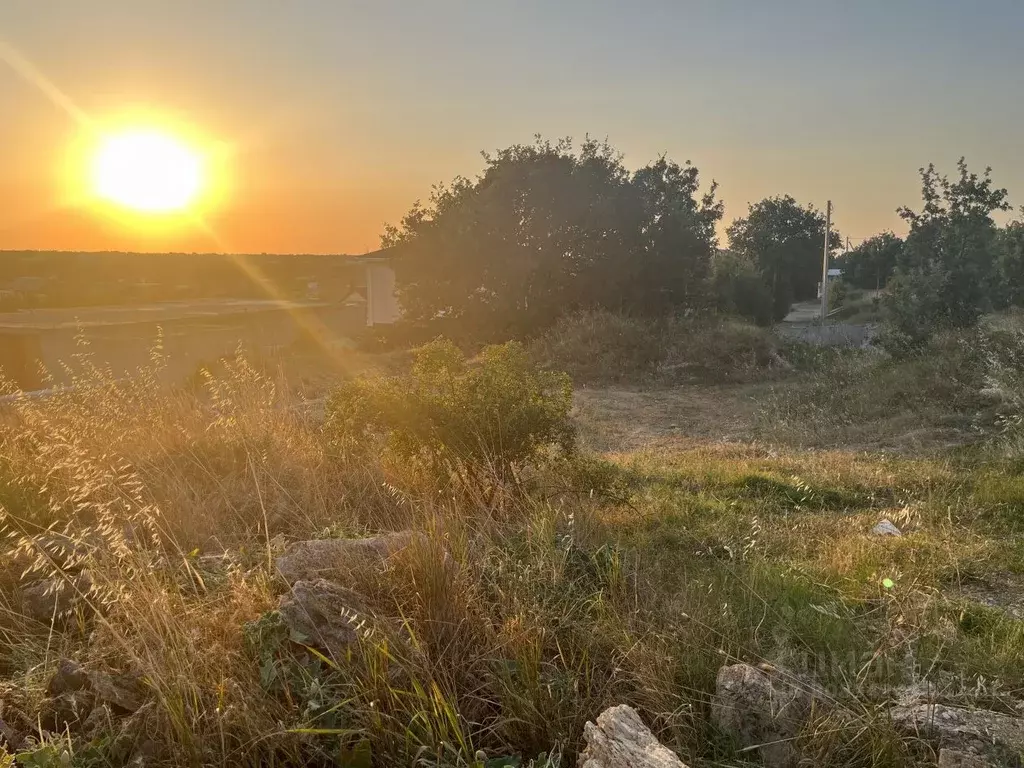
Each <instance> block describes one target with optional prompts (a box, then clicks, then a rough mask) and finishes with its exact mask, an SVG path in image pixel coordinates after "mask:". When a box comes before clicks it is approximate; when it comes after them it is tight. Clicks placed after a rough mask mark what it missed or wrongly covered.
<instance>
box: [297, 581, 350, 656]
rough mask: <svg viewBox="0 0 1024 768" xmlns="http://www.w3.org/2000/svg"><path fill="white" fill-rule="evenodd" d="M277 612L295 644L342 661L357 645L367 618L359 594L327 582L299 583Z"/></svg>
mask: <svg viewBox="0 0 1024 768" xmlns="http://www.w3.org/2000/svg"><path fill="white" fill-rule="evenodd" d="M278 612H279V613H280V614H281V619H282V620H283V621H284V624H285V626H286V627H288V631H289V633H290V634H291V638H292V640H293V641H294V642H297V643H301V644H303V645H309V646H312V647H314V648H319V649H322V650H324V651H326V652H327V654H328V656H333V657H334V658H343V657H344V654H345V651H346V650H347V649H348V648H349V647H351V646H352V645H355V644H356V642H357V641H358V640H359V634H358V630H359V628H360V626H361V624H363V623H365V621H366V620H367V618H368V616H367V614H366V608H365V604H364V602H363V600H362V598H361V597H360V596H359V595H358V594H357V593H356V592H354V591H353V590H351V589H347V588H345V587H342V586H340V585H338V584H335V583H334V582H332V581H327V580H326V579H317V580H316V581H312V582H310V581H298V582H296V583H295V584H294V585H293V586H292V589H291V591H290V592H287V593H285V594H284V595H282V596H281V600H280V602H279V603H278Z"/></svg>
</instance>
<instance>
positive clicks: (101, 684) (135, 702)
mask: <svg viewBox="0 0 1024 768" xmlns="http://www.w3.org/2000/svg"><path fill="white" fill-rule="evenodd" d="M89 687H90V688H91V689H92V691H93V692H94V693H95V694H96V700H97V701H98V702H100V703H102V704H109V705H110V707H111V708H112V709H114V710H115V711H121V712H126V713H128V714H131V713H133V712H136V711H138V710H139V709H140V708H141V707H142V705H143V704H145V703H146V688H145V686H143V684H142V681H141V679H140V678H139V677H138V676H137V675H131V674H118V675H112V674H108V673H106V672H90V673H89Z"/></svg>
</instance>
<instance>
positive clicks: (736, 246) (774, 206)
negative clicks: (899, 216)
mask: <svg viewBox="0 0 1024 768" xmlns="http://www.w3.org/2000/svg"><path fill="white" fill-rule="evenodd" d="M728 234H729V247H730V248H731V249H732V250H735V251H738V252H739V253H741V254H743V255H744V256H746V257H747V258H749V259H750V260H751V261H753V262H754V263H755V264H756V265H757V267H758V269H759V270H760V272H761V275H762V276H763V278H764V280H765V282H766V283H767V284H768V286H769V288H770V289H771V292H772V296H773V297H774V308H775V317H776V318H777V319H778V318H782V317H785V316H786V314H787V313H788V312H789V309H790V306H791V305H792V303H793V302H794V301H804V300H808V299H813V298H815V296H817V292H818V283H819V282H820V281H821V259H822V248H823V246H824V243H825V214H823V213H822V212H821V211H818V210H817V209H816V208H814V206H812V205H808V206H802V205H800V204H799V203H798V202H797V201H796V200H794V199H793V198H792V197H790V196H789V195H785V196H780V197H769V198H765V199H764V200H762V201H760V202H759V203H754V204H752V205H751V206H750V210H749V212H748V214H747V216H746V217H744V218H741V219H736V220H735V221H734V222H733V223H732V224H730V225H729V229H728ZM840 242H841V239H840V236H839V233H838V232H836V231H835V230H833V231H832V232H831V234H830V238H829V246H830V248H831V249H836V248H838V247H839V245H840Z"/></svg>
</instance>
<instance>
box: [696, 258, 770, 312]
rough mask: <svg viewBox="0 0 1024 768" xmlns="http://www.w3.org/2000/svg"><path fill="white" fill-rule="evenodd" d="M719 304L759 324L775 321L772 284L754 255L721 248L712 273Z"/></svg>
mask: <svg viewBox="0 0 1024 768" xmlns="http://www.w3.org/2000/svg"><path fill="white" fill-rule="evenodd" d="M711 287H712V292H713V295H714V301H715V307H716V308H717V309H718V311H719V312H722V313H725V314H727V315H739V316H741V317H745V318H747V319H748V320H751V321H752V322H754V323H756V324H757V325H765V326H767V325H771V324H772V320H773V319H774V317H773V314H774V299H773V298H772V291H771V288H769V287H768V285H767V283H765V281H764V278H763V277H762V276H761V274H760V273H759V272H758V271H757V267H756V266H755V265H754V262H753V261H751V260H750V259H748V258H746V257H744V256H742V255H741V254H738V253H735V252H733V251H720V252H719V253H718V255H717V256H716V257H715V261H714V266H713V269H712V274H711Z"/></svg>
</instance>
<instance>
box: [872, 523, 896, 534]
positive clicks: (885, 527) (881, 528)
mask: <svg viewBox="0 0 1024 768" xmlns="http://www.w3.org/2000/svg"><path fill="white" fill-rule="evenodd" d="M871 533H873V534H874V535H875V536H902V535H903V531H901V530H900V529H899V528H897V527H896V526H895V525H894V524H893V522H892V520H879V521H878V522H877V523H876V524H875V527H874V528H872V529H871Z"/></svg>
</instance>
